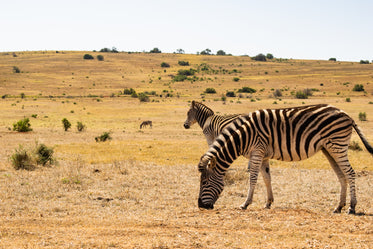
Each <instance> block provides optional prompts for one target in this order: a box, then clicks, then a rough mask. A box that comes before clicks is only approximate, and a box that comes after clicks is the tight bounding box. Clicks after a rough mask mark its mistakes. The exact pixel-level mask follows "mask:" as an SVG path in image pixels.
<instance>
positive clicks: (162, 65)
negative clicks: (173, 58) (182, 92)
mask: <svg viewBox="0 0 373 249" xmlns="http://www.w3.org/2000/svg"><path fill="white" fill-rule="evenodd" d="M161 67H170V64H168V63H167V62H162V63H161Z"/></svg>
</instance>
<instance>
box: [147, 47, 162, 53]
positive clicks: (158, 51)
mask: <svg viewBox="0 0 373 249" xmlns="http://www.w3.org/2000/svg"><path fill="white" fill-rule="evenodd" d="M150 53H154V54H158V53H162V51H161V50H159V49H158V48H153V49H152V50H150Z"/></svg>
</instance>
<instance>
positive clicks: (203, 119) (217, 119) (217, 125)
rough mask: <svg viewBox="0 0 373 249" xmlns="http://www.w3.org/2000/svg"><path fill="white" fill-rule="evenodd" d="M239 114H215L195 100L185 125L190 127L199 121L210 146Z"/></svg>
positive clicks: (186, 127)
mask: <svg viewBox="0 0 373 249" xmlns="http://www.w3.org/2000/svg"><path fill="white" fill-rule="evenodd" d="M239 116H240V115H239V114H234V115H227V116H221V115H215V114H214V111H213V110H211V109H210V108H208V107H207V106H205V105H204V104H202V103H199V102H196V101H194V100H193V101H192V105H191V107H190V109H189V111H188V114H187V120H186V121H185V122H184V127H185V129H189V128H190V127H191V126H192V125H193V124H195V123H198V124H199V126H200V127H201V128H202V130H203V134H204V135H205V137H206V140H207V144H208V145H209V146H210V145H211V144H212V143H213V142H214V140H215V138H216V137H217V136H218V135H219V134H220V133H221V131H222V130H223V129H224V128H225V127H226V126H227V125H228V124H230V123H231V122H232V121H233V120H234V119H236V118H237V117H239Z"/></svg>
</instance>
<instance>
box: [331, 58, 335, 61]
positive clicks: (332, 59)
mask: <svg viewBox="0 0 373 249" xmlns="http://www.w3.org/2000/svg"><path fill="white" fill-rule="evenodd" d="M329 61H337V59H336V58H329Z"/></svg>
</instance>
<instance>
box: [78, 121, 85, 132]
mask: <svg viewBox="0 0 373 249" xmlns="http://www.w3.org/2000/svg"><path fill="white" fill-rule="evenodd" d="M76 128H77V129H78V131H79V132H82V131H84V130H85V128H86V126H85V125H84V124H83V123H82V122H79V121H78V122H77V123H76Z"/></svg>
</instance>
